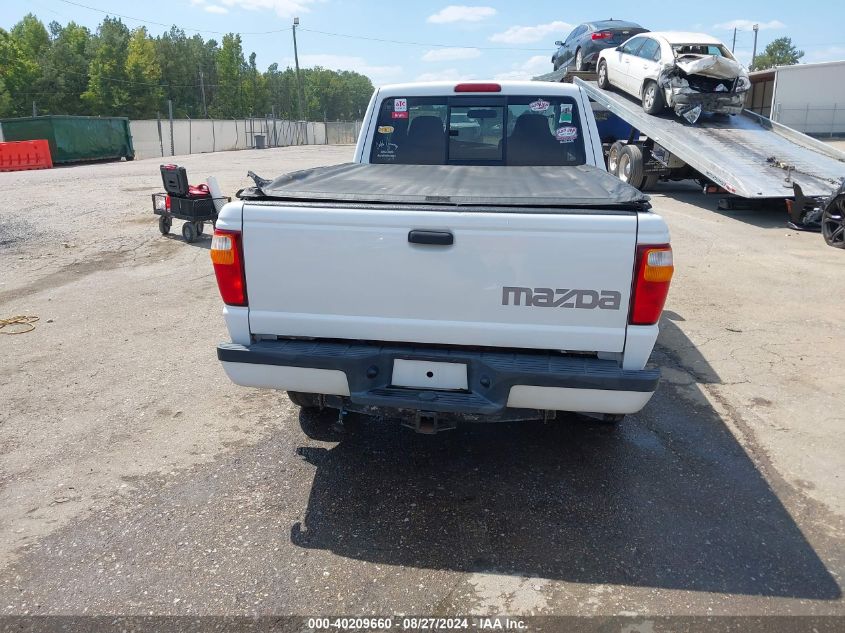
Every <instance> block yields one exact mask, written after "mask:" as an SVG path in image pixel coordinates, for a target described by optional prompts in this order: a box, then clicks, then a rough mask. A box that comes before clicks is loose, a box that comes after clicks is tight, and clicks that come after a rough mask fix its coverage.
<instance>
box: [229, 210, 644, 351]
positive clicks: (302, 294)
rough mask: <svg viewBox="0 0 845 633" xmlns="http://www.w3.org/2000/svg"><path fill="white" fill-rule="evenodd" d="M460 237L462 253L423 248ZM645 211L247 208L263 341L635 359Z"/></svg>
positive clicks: (253, 321)
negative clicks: (631, 338) (633, 319)
mask: <svg viewBox="0 0 845 633" xmlns="http://www.w3.org/2000/svg"><path fill="white" fill-rule="evenodd" d="M412 230H423V231H437V232H449V233H451V234H452V235H453V236H454V243H453V244H452V245H450V246H449V245H428V244H417V243H411V242H409V232H410V231H412ZM636 234H637V214H636V213H630V212H614V211H609V212H597V211H592V210H590V211H585V212H583V213H576V212H559V213H536V214H534V213H525V212H521V213H502V212H467V211H436V212H432V211H430V210H411V209H407V210H404V209H400V210H397V209H373V208H353V207H348V208H342V207H338V208H319V207H317V208H315V207H313V206H312V207H309V206H295V205H285V204H284V203H276V204H267V203H263V204H256V203H252V204H250V203H246V204H245V205H244V208H243V241H244V255H245V270H246V279H247V292H248V296H249V322H250V330H251V332H252V333H253V334H256V335H270V336H285V337H289V336H296V337H315V338H343V339H363V340H375V341H402V342H415V343H434V344H454V345H464V346H466V345H478V346H490V347H513V348H529V349H554V350H571V351H603V352H621V351H622V350H623V347H624V343H625V328H626V322H627V315H628V302H629V297H630V289H631V276H632V270H633V267H634V253H635V248H636Z"/></svg>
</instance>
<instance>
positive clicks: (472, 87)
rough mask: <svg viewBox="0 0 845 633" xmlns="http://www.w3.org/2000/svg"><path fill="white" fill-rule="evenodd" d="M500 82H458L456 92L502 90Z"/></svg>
mask: <svg viewBox="0 0 845 633" xmlns="http://www.w3.org/2000/svg"><path fill="white" fill-rule="evenodd" d="M501 91H502V86H500V85H499V84H458V85H457V86H455V92H501Z"/></svg>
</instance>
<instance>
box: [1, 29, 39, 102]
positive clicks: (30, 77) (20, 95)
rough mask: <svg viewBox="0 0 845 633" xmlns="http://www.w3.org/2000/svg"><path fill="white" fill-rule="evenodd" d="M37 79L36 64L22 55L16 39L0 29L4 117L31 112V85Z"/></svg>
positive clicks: (32, 91) (32, 89) (32, 90)
mask: <svg viewBox="0 0 845 633" xmlns="http://www.w3.org/2000/svg"><path fill="white" fill-rule="evenodd" d="M37 77H38V64H37V63H36V62H35V61H34V60H32V59H30V58H29V57H28V56H27V55H25V54H24V52H23V49H22V48H21V46H20V44H19V42H18V40H17V38H15V37H14V36H13V35H12V34H11V33H9V32H7V31H4V30H3V29H0V81H2V82H3V86H4V90H3V93H4V94H5V95H6V96H5V97H4V98H3V99H2V101H3V104H2V113H3V115H4V116H25V115H28V114H29V113H30V112H31V111H30V110H29V108H31V104H32V100H31V97H33V93H34V92H35V90H34V88H33V83H34V82H35V80H36V79H37Z"/></svg>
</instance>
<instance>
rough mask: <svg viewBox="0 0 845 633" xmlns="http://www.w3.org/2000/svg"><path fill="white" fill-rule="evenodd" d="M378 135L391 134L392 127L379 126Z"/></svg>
mask: <svg viewBox="0 0 845 633" xmlns="http://www.w3.org/2000/svg"><path fill="white" fill-rule="evenodd" d="M378 133H379V134H393V126H392V125H379V126H378Z"/></svg>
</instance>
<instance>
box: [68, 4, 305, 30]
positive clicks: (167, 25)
mask: <svg viewBox="0 0 845 633" xmlns="http://www.w3.org/2000/svg"><path fill="white" fill-rule="evenodd" d="M59 2H64V3H65V4H70V5H73V6H75V7H81V8H83V9H88V10H89V11H97V12H98V13H104V14H106V15H114V16H117V17H119V18H123V19H124V20H132V21H134V22H141V23H143V24H154V25H155V26H162V27H164V28H166V29H169V28H170V27H171V26H177V25H175V24H165V23H163V22H155V21H154V20H144V19H141V18H136V17H132V16H131V15H123V14H122V13H117V12H115V11H106V10H105V9H98V8H97V7H91V6H88V5H87V4H82V3H81V2H74V1H73V0H59ZM179 28H181V27H179ZM182 30H183V31H190V32H191V33H211V34H213V35H228V34H229V33H231V31H211V30H208V29H189V28H182ZM285 31H290V27H286V28H283V29H275V30H273V31H241V32H240V33H239V35H275V34H276V33H284V32H285Z"/></svg>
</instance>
